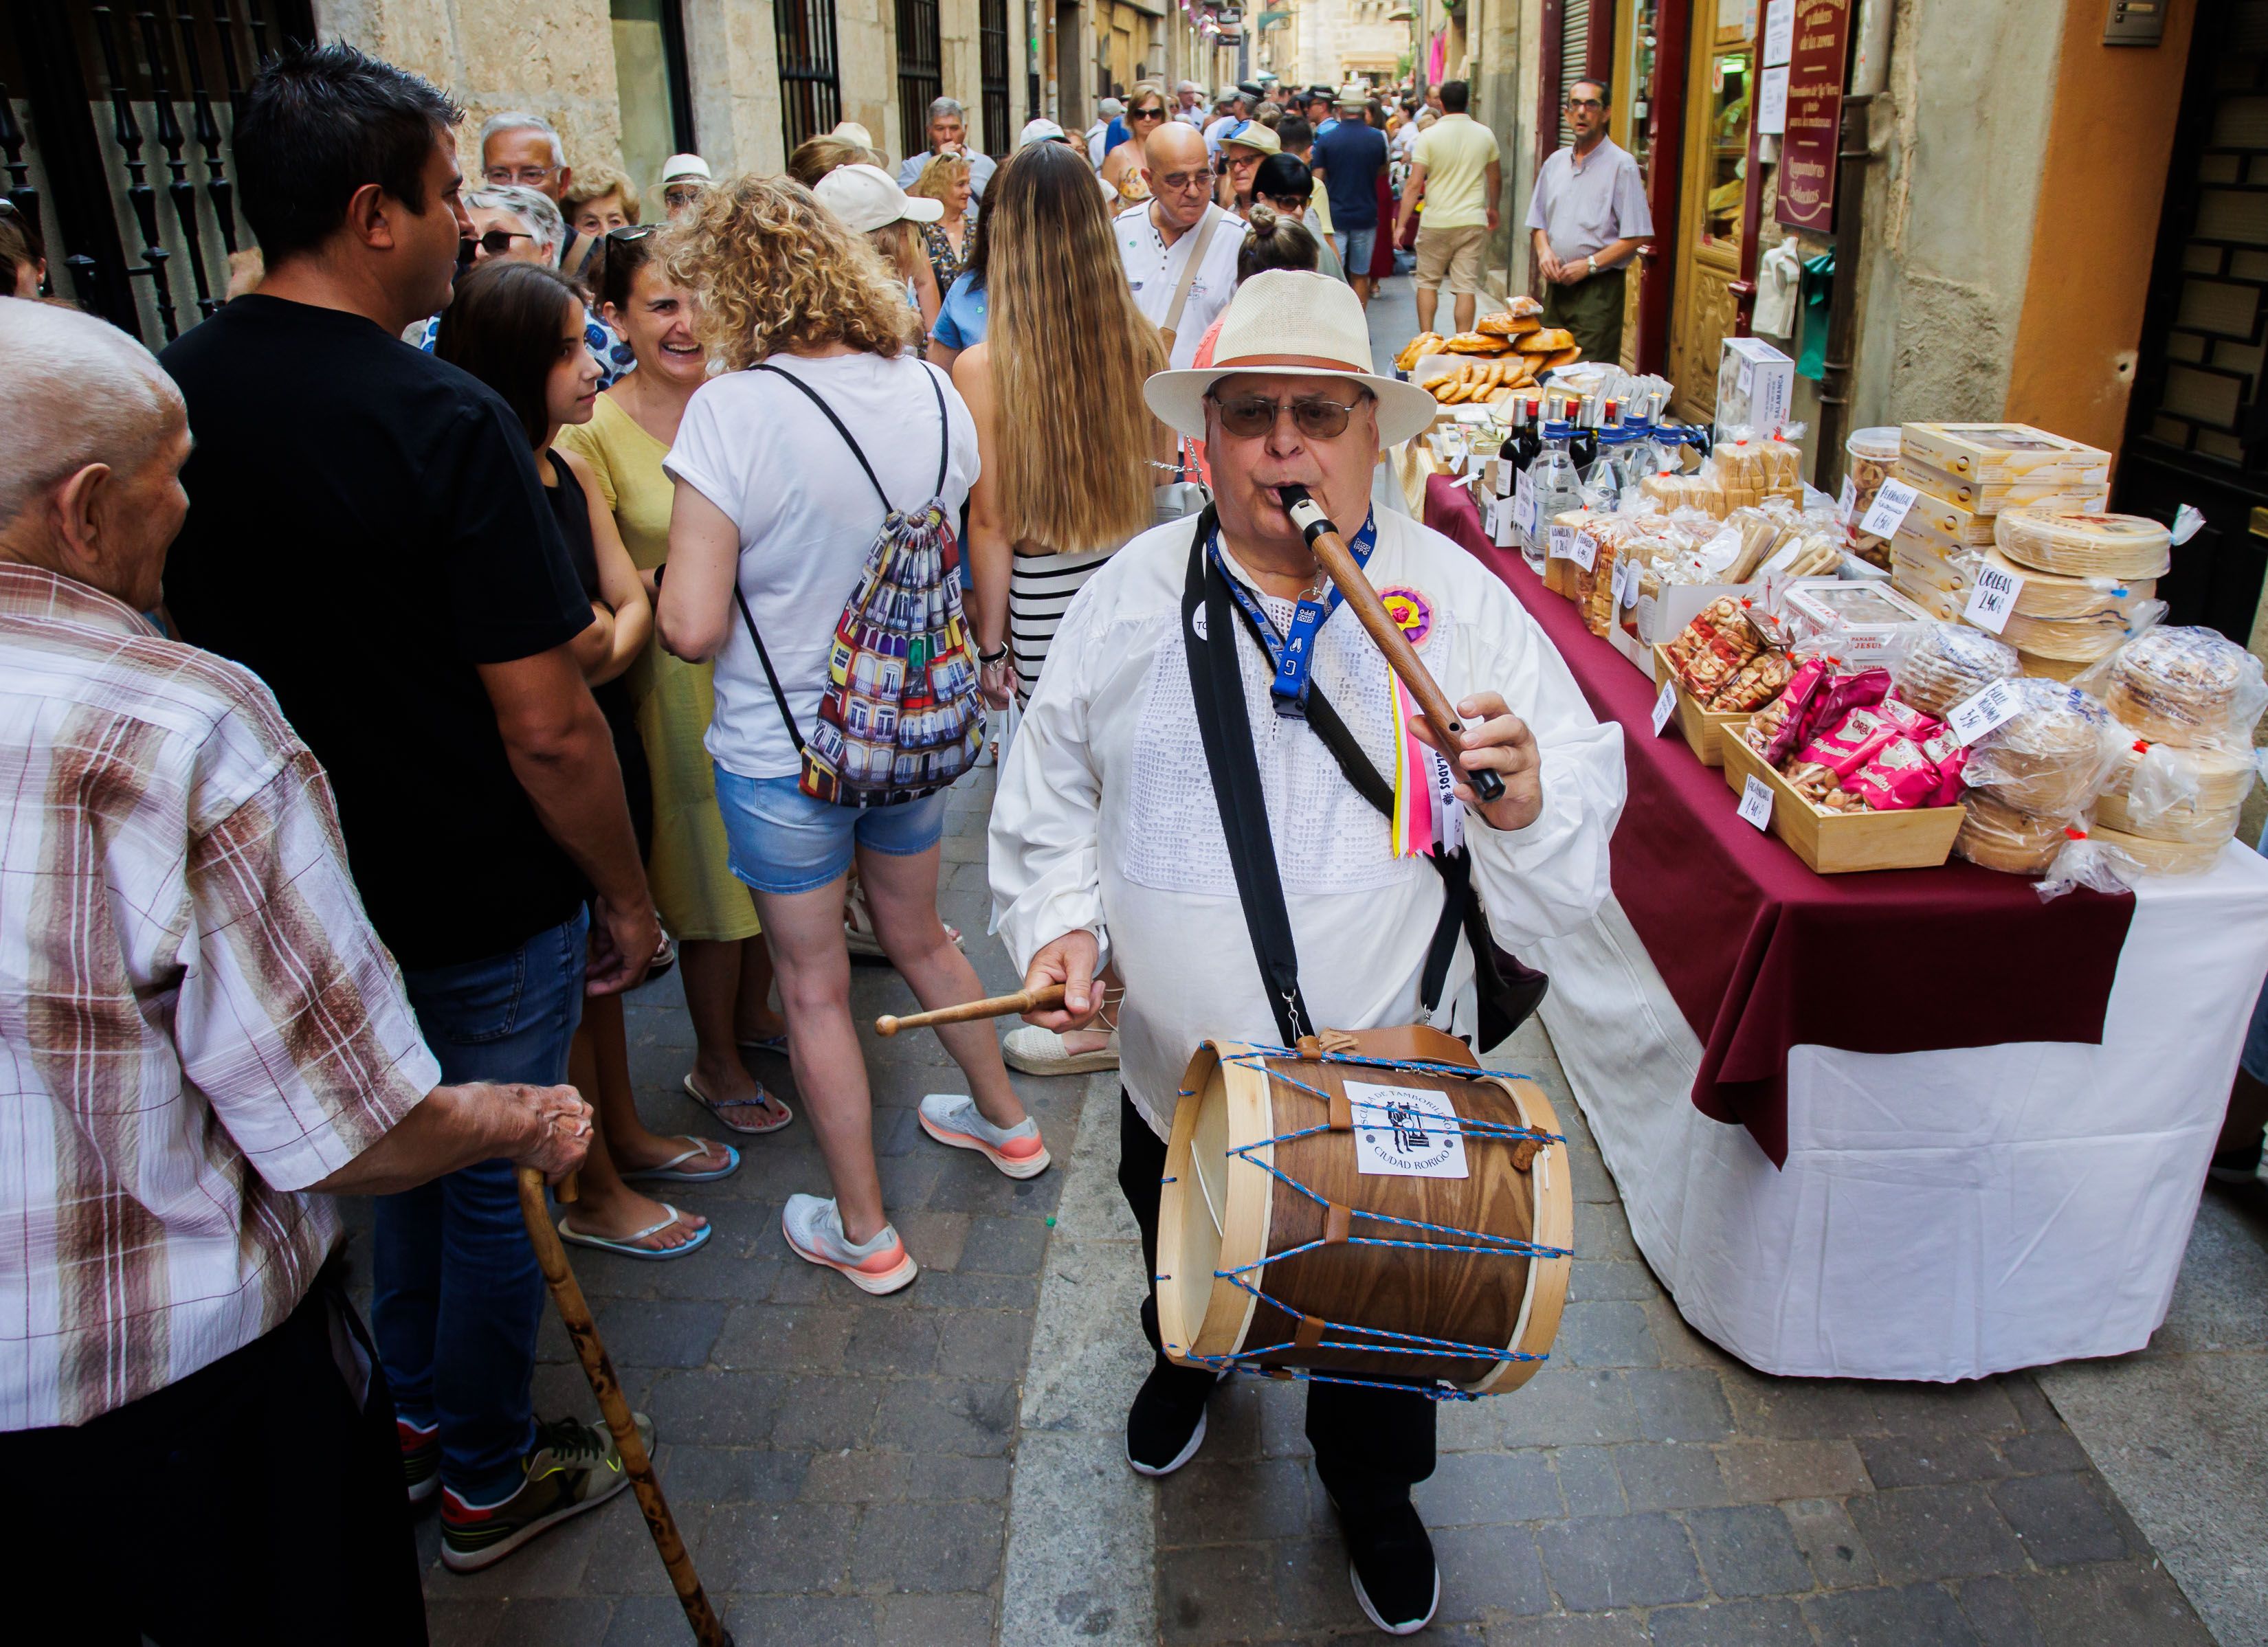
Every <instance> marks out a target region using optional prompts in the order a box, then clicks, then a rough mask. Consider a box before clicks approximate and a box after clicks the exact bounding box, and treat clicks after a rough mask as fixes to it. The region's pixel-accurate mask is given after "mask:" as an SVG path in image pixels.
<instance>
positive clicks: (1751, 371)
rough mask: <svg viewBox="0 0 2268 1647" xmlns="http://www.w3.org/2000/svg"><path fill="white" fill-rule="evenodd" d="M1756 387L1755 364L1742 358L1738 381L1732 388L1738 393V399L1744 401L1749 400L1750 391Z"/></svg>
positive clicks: (1746, 358)
mask: <svg viewBox="0 0 2268 1647" xmlns="http://www.w3.org/2000/svg"><path fill="white" fill-rule="evenodd" d="M1755 387H1756V362H1755V361H1753V360H1750V359H1749V358H1748V357H1745V356H1743V357H1742V360H1741V377H1740V381H1739V382H1738V383H1736V384H1735V385H1734V389H1735V391H1736V392H1737V393H1739V395H1740V397H1741V398H1742V400H1744V401H1745V400H1747V399H1748V398H1749V393H1750V391H1752V390H1753V389H1755Z"/></svg>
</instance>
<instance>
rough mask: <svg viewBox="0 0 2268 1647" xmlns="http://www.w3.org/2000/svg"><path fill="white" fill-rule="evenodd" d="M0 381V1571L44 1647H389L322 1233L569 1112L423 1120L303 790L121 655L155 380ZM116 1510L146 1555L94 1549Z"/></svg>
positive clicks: (512, 1091)
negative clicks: (2, 1145) (12, 1504)
mask: <svg viewBox="0 0 2268 1647" xmlns="http://www.w3.org/2000/svg"><path fill="white" fill-rule="evenodd" d="M0 354H4V356H5V357H6V359H7V360H8V362H9V393H8V394H7V395H6V396H5V397H0V767H4V768H5V770H6V773H7V782H8V787H9V789H10V790H11V793H12V794H13V795H14V797H15V804H14V805H11V807H10V808H8V810H7V811H6V812H4V814H0V859H4V861H5V862H6V863H7V864H8V865H9V868H10V873H8V874H7V875H5V876H0V934H4V935H5V937H4V938H0V1008H4V1011H0V1093H4V1097H5V1099H6V1100H7V1112H8V1116H9V1130H10V1147H8V1148H6V1149H4V1150H0V1229H4V1230H5V1231H6V1234H5V1236H4V1237H0V1321H4V1322H5V1323H6V1326H5V1327H4V1328H0V1460H5V1461H6V1463H7V1465H8V1467H9V1473H10V1475H11V1479H13V1480H15V1481H18V1482H24V1483H27V1484H29V1483H36V1484H37V1504H36V1506H33V1505H32V1504H31V1503H30V1501H28V1500H27V1501H26V1509H27V1511H29V1512H27V1513H25V1514H22V1515H19V1516H18V1517H17V1518H14V1521H13V1523H12V1526H13V1529H14V1530H13V1532H12V1533H11V1539H10V1548H11V1560H12V1561H13V1562H16V1563H17V1566H18V1570H19V1571H21V1572H23V1573H26V1574H36V1575H38V1576H39V1579H40V1583H41V1584H42V1585H48V1586H50V1587H51V1588H52V1591H53V1593H54V1594H55V1595H56V1596H57V1597H60V1598H65V1600H64V1601H63V1602H61V1603H59V1605H63V1606H65V1607H67V1608H68V1616H69V1617H70V1630H69V1632H68V1633H69V1634H70V1636H71V1638H72V1639H74V1640H86V1641H96V1640H99V1641H113V1640H126V1641H131V1640H136V1639H140V1638H143V1637H144V1636H147V1637H151V1638H154V1639H156V1640H158V1641H162V1642H165V1643H168V1647H173V1643H230V1644H231V1647H237V1644H252V1643H279V1644H280V1643H299V1642H306V1641H313V1640H320V1641H325V1642H337V1643H372V1647H395V1644H396V1643H405V1642H422V1641H423V1640H424V1639H425V1623H424V1603H423V1598H422V1596H421V1594H420V1592H419V1585H418V1574H417V1566H416V1551H415V1548H414V1546H413V1543H412V1540H411V1537H410V1530H409V1505H408V1504H407V1502H406V1501H405V1499H404V1496H403V1494H402V1487H401V1452H400V1450H399V1448H398V1445H397V1444H396V1440H395V1434H394V1402H393V1399H392V1397H391V1395H390V1394H389V1393H388V1391H387V1381H386V1375H385V1372H384V1371H383V1370H382V1369H381V1368H380V1367H379V1364H378V1361H377V1358H376V1357H374V1356H373V1355H372V1353H371V1350H370V1348H369V1338H368V1335H366V1334H365V1332H364V1330H363V1327H362V1323H361V1322H360V1320H357V1317H356V1315H355V1312H354V1311H353V1309H352V1307H351V1306H350V1305H349V1304H348V1302H347V1299H346V1294H345V1290H344V1286H343V1284H342V1274H341V1272H342V1263H341V1262H340V1261H339V1256H338V1249H339V1246H340V1244H341V1240H342V1232H341V1229H340V1224H339V1218H338V1214H337V1212H336V1210H335V1209H334V1207H333V1206H332V1204H331V1201H330V1197H331V1196H332V1195H382V1194H388V1193H393V1192H396V1191H401V1190H406V1189H409V1188H411V1187H415V1186H416V1185H419V1184H423V1183H427V1182H430V1181H431V1180H434V1179H437V1178H439V1177H441V1176H443V1175H445V1174H446V1173H453V1172H456V1171H459V1170H460V1169H462V1168H465V1167H468V1166H470V1165H473V1164H475V1162H480V1161H487V1160H492V1159H496V1158H504V1159H506V1160H509V1161H511V1162H512V1163H513V1164H515V1165H517V1166H519V1167H523V1168H534V1169H535V1170H536V1171H538V1172H540V1173H542V1174H543V1175H544V1176H546V1177H548V1178H552V1179H556V1178H557V1177H559V1176H560V1175H561V1174H563V1173H567V1172H569V1171H571V1170H572V1169H573V1168H574V1167H575V1166H576V1165H578V1163H579V1162H580V1161H581V1160H582V1158H583V1154H584V1151H585V1147H586V1145H587V1143H588V1141H589V1138H590V1134H591V1122H590V1111H589V1109H588V1107H586V1106H585V1104H584V1103H583V1101H582V1100H581V1099H579V1098H578V1096H577V1095H576V1093H575V1092H574V1091H573V1090H572V1089H571V1088H569V1087H563V1086H527V1085H491V1084H489V1083H486V1082H470V1083H466V1084H463V1085H443V1084H442V1083H441V1070H440V1066H439V1064H438V1063H437V1062H435V1060H434V1057H433V1055H432V1054H431V1052H429V1051H428V1050H427V1049H426V1047H425V1043H424V1041H423V1038H422V1037H421V1036H420V1034H419V1032H418V1026H417V1020H416V1015H415V1013H414V1012H413V1011H412V1010H411V1007H410V1004H409V997H408V996H407V994H406V993H405V991H404V989H403V987H402V980H401V973H400V971H399V970H398V969H397V968H396V967H395V966H394V958H393V957H392V956H391V955H390V954H388V953H387V949H386V947H385V945H383V944H381V943H380V942H379V937H378V935H377V933H376V932H375V931H373V930H372V927H371V924H370V922H369V921H368V919H367V918H366V917H365V915H364V913H363V907H362V901H361V899H360V898H359V896H358V895H357V893H356V890H355V885H354V881H353V879H352V878H351V877H350V874H349V872H348V867H347V861H346V849H345V847H344V844H343V842H342V839H341V836H340V833H339V823H338V818H337V816H336V813H335V811H334V809H333V805H332V801H331V790H330V785H329V783H328V780H327V778H326V776H325V775H324V772H323V769H322V768H321V767H320V766H319V765H318V764H317V763H316V761H315V758H314V756H313V754H310V753H309V752H308V750H307V747H306V745H304V744H303V743H301V742H300V741H299V739H298V736H297V735H296V734H295V733H294V732H292V730H291V726H290V725H288V724H286V723H285V721H284V717H283V715H282V713H281V712H280V711H279V710H277V708H276V700H275V698H274V697H273V696H271V695H270V694H269V691H268V688H267V687H264V686H262V685H261V682H260V680H258V678H257V677H255V676H254V674H253V673H251V672H250V671H249V670H247V669H244V668H242V667H240V666H239V665H235V664H232V663H230V662H228V661H226V660H225V659H223V658H217V657H215V656H213V655H212V654H210V653H209V652H203V651H198V650H197V649H196V648H195V647H192V646H187V645H183V644H181V643H178V642H175V641H172V640H169V639H167V638H166V637H165V636H163V635H162V634H160V633H159V632H158V629H157V628H156V627H155V626H154V625H153V624H152V623H151V621H149V620H148V619H147V618H145V617H144V616H142V615H141V614H143V613H144V612H147V611H150V610H151V609H153V608H154V607H156V606H157V605H158V600H159V597H160V585H159V580H160V577H161V575H162V573H163V571H164V569H165V564H166V548H167V547H168V545H169V544H170V543H171V542H172V540H173V535H174V533H175V532H176V531H177V530H178V529H179V528H180V524H181V520H182V517H183V514H184V511H186V509H187V499H186V498H185V497H184V496H183V494H182V491H181V488H180V479H179V476H180V467H181V465H182V462H183V460H185V459H186V458H187V457H188V452H189V428H188V419H187V416H186V415H185V414H184V412H183V408H182V402H181V396H180V392H179V391H178V390H176V389H175V387H174V386H173V383H172V382H171V380H170V379H167V377H166V374H165V373H164V372H163V371H160V370H159V369H158V363H157V362H156V361H154V360H152V359H151V357H150V354H149V352H148V351H147V350H146V349H144V348H143V347H142V346H141V345H140V344H138V343H136V342H134V341H133V340H132V339H130V338H129V337H128V336H127V335H125V334H124V333H122V332H120V331H118V330H116V329H115V328H114V327H109V326H107V325H105V324H103V323H102V322H100V321H99V320H94V319H92V317H90V316H86V315H83V314H79V313H77V312H73V311H70V310H67V309H63V308H56V307H50V306H48V305H38V304H31V303H8V304H0ZM598 1496H604V1494H603V1492H599V1493H596V1494H594V1495H593V1502H595V1500H596V1497H598ZM129 1502H130V1504H132V1506H133V1509H132V1512H131V1519H132V1520H133V1522H134V1523H135V1524H136V1526H137V1527H140V1528H145V1529H147V1530H148V1535H147V1536H143V1535H139V1534H136V1535H131V1536H129V1537H126V1538H120V1537H117V1536H114V1532H113V1531H110V1530H114V1529H116V1528H117V1527H118V1526H120V1525H121V1524H120V1520H119V1518H120V1514H121V1510H122V1504H126V1503H129Z"/></svg>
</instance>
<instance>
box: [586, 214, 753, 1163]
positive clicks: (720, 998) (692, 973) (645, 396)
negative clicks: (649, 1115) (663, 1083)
mask: <svg viewBox="0 0 2268 1647" xmlns="http://www.w3.org/2000/svg"><path fill="white" fill-rule="evenodd" d="M655 232H656V231H655V230H654V229H653V228H652V227H642V228H636V229H617V230H615V232H612V233H611V234H609V235H608V237H607V244H606V267H605V269H604V271H603V273H602V274H601V275H600V300H601V301H600V314H601V315H602V316H603V317H604V318H605V320H606V321H607V323H608V325H609V326H612V327H614V328H615V331H616V333H617V334H619V335H621V336H622V339H623V340H624V341H625V342H628V343H629V345H630V349H631V351H632V352H633V353H634V354H635V355H636V356H637V371H630V372H626V373H624V374H623V375H622V378H621V379H618V380H617V381H616V382H615V386H613V387H612V388H610V389H608V391H607V392H606V393H604V394H601V395H600V397H599V404H598V410H597V412H596V413H595V414H594V415H593V417H592V419H591V421H590V422H589V423H584V424H580V425H578V426H576V427H573V428H571V429H569V430H566V431H565V432H563V434H562V435H561V436H560V441H559V444H560V445H562V446H563V447H564V448H566V449H567V450H569V451H571V452H574V453H575V454H576V455H577V456H578V457H579V458H581V459H583V460H585V462H586V463H588V464H589V465H590V467H591V468H592V469H593V472H594V473H595V474H596V477H597V481H598V486H599V490H600V495H601V496H603V497H604V498H605V500H606V502H607V504H608V507H609V508H611V509H612V510H613V511H615V524H616V525H617V526H619V527H620V528H621V530H622V542H623V544H624V546H625V547H626V548H629V550H630V559H631V560H632V561H633V562H636V564H637V569H638V570H639V571H640V573H642V574H644V577H645V578H646V583H647V586H648V589H649V591H650V590H651V589H652V582H653V577H652V575H653V572H654V570H655V569H656V568H658V567H659V566H660V565H661V563H662V562H663V561H664V560H665V559H666V558H667V556H668V554H669V514H670V507H671V504H672V501H673V499H674V495H675V490H676V489H675V488H674V486H673V485H672V484H671V482H670V481H669V477H668V476H666V474H663V473H662V472H661V460H662V459H663V457H664V456H666V454H667V452H668V451H669V448H670V444H671V443H672V442H673V441H674V440H675V439H676V438H677V424H678V420H679V419H680V418H681V417H682V416H683V415H684V413H685V403H686V402H687V401H689V400H691V399H692V398H693V392H694V391H695V390H696V389H697V388H699V387H700V386H701V385H702V384H703V382H704V381H705V380H706V379H707V377H708V362H707V357H706V356H705V354H704V353H703V349H702V347H701V344H700V343H699V342H698V341H697V340H696V338H695V337H694V335H693V305H694V298H693V295H692V294H691V293H690V292H688V291H685V290H681V289H680V288H678V287H675V286H673V285H671V284H669V283H668V282H667V281H666V279H665V278H664V277H663V275H662V271H661V266H660V263H659V260H657V259H655V258H654V256H653V252H654V250H655V242H654V234H655ZM629 681H630V698H631V701H632V702H633V703H634V704H635V705H636V706H637V726H638V734H639V736H640V738H641V739H643V740H644V744H645V750H646V761H647V763H648V764H649V765H650V766H651V767H652V771H653V853H652V857H651V858H650V859H649V860H648V862H647V864H646V877H647V879H648V880H649V882H650V883H651V884H652V888H653V901H654V904H655V907H656V908H659V910H660V911H661V923H662V925H663V926H664V927H666V928H667V929H668V930H669V933H670V936H671V937H674V938H675V939H676V940H677V944H678V954H679V956H680V961H679V965H680V966H681V968H682V970H683V974H684V979H685V1004H686V1008H687V1011H689V1013H690V1015H691V1017H692V1019H693V1033H694V1039H695V1041H696V1052H695V1055H694V1062H693V1068H692V1070H690V1071H689V1073H688V1074H687V1076H686V1077H685V1090H686V1091H687V1092H689V1093H690V1094H691V1095H692V1096H693V1098H694V1099H696V1100H697V1101H698V1102H699V1103H700V1104H701V1105H702V1106H703V1107H705V1108H706V1109H708V1110H709V1112H710V1113H711V1114H713V1115H715V1116H716V1118H717V1120H718V1121H719V1122H721V1123H722V1124H723V1125H725V1127H728V1128H730V1129H732V1130H733V1131H734V1132H737V1133H760V1132H771V1131H774V1130H777V1129H778V1128H780V1127H784V1126H785V1125H786V1124H787V1123H788V1121H789V1120H790V1119H791V1117H790V1115H789V1113H788V1110H787V1108H786V1107H785V1106H784V1105H783V1104H781V1103H780V1101H779V1100H778V1099H776V1098H774V1097H772V1096H771V1095H770V1093H768V1092H765V1091H764V1087H763V1084H762V1082H760V1081H759V1080H757V1079H756V1077H755V1076H754V1075H752V1074H750V1073H749V1071H748V1068H747V1063H746V1062H744V1060H743V1053H744V1052H747V1051H755V1050H762V1051H765V1052H773V1053H777V1052H779V1051H782V1050H783V1049H784V1047H785V1040H784V1037H785V1034H786V1030H787V1026H786V1025H785V1024H784V1022H783V1021H782V1020H781V1018H780V1017H779V1015H778V1014H777V1013H776V1012H774V1011H772V1010H771V1004H770V1000H771V989H772V964H771V955H770V952H769V951H768V950H766V948H765V947H764V941H763V938H762V936H761V935H760V929H759V927H758V925H757V923H756V908H755V901H754V900H753V899H752V898H750V897H749V895H748V889H747V887H746V886H742V885H741V884H740V882H739V881H737V880H735V879H733V872H732V871H731V870H730V869H728V868H727V867H726V866H725V825H724V820H723V819H722V818H721V817H720V816H719V815H718V811H717V788H716V777H715V772H714V768H712V767H711V763H710V760H709V752H708V751H707V750H706V749H705V748H703V746H702V739H703V736H704V735H705V734H706V733H707V732H708V730H709V717H710V715H711V710H712V707H713V702H714V693H713V689H712V687H711V665H708V664H689V663H685V662H683V661H681V660H680V659H678V658H672V657H671V656H670V655H669V654H668V653H667V652H665V651H662V650H661V648H660V646H659V644H655V643H649V644H648V645H647V647H646V649H645V651H644V652H643V653H642V654H641V655H640V656H639V658H638V660H637V663H635V664H634V665H631V667H630V675H629ZM687 1165H688V1166H689V1167H691V1168H694V1169H698V1168H699V1167H701V1166H702V1165H703V1163H702V1162H699V1161H693V1162H689V1163H687Z"/></svg>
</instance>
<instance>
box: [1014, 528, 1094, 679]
mask: <svg viewBox="0 0 2268 1647" xmlns="http://www.w3.org/2000/svg"><path fill="white" fill-rule="evenodd" d="M1116 552H1117V551H1116V550H1115V549H1097V550H1095V551H1094V553H1093V554H1091V555H1017V556H1016V557H1015V559H1014V560H1013V562H1010V565H1009V570H1008V650H1009V651H1010V652H1011V653H1012V654H1013V656H1014V658H1015V663H1016V700H1017V702H1019V703H1028V702H1031V700H1032V690H1033V688H1034V687H1037V686H1038V685H1039V684H1040V671H1041V669H1042V667H1044V666H1045V665H1046V663H1047V661H1048V647H1049V644H1050V643H1052V642H1053V641H1054V640H1055V637H1056V628H1057V625H1058V624H1060V623H1061V622H1062V621H1063V615H1064V613H1065V612H1066V611H1068V610H1069V609H1070V607H1071V597H1072V596H1073V595H1076V594H1077V593H1079V591H1080V590H1081V589H1083V588H1085V587H1086V580H1087V579H1088V578H1090V577H1093V576H1094V572H1095V569H1096V568H1098V567H1100V566H1101V564H1102V563H1103V562H1105V561H1107V560H1108V559H1109V558H1110V557H1111V556H1112V555H1114V554H1116Z"/></svg>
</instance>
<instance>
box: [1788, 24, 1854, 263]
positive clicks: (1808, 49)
mask: <svg viewBox="0 0 2268 1647" xmlns="http://www.w3.org/2000/svg"><path fill="white" fill-rule="evenodd" d="M1850 35H1851V0H1796V10H1795V49H1794V53H1793V55H1792V57H1791V58H1790V59H1789V64H1788V77H1787V130H1786V136H1783V137H1782V138H1781V139H1780V150H1779V201H1778V206H1777V208H1776V209H1775V210H1774V212H1773V215H1774V216H1775V217H1778V219H1779V220H1780V221H1781V222H1782V223H1784V224H1786V225H1787V226H1788V227H1789V228H1791V229H1809V230H1811V231H1813V232H1815V233H1818V234H1826V233H1828V232H1831V231H1832V230H1833V229H1834V227H1835V151H1836V150H1837V147H1839V146H1840V137H1841V133H1842V126H1843V62H1844V59H1845V45H1846V43H1847V42H1848V40H1849V39H1850Z"/></svg>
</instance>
